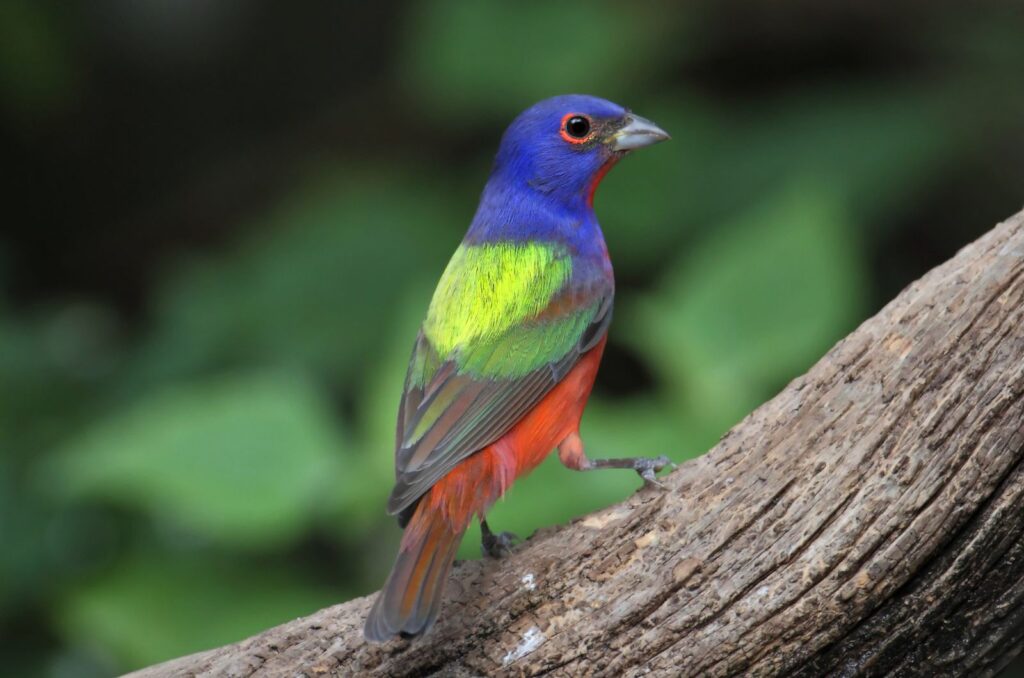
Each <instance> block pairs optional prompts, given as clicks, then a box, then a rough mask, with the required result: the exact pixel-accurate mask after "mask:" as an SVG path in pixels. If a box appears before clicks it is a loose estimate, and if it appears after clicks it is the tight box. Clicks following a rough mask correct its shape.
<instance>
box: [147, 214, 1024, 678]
mask: <svg viewBox="0 0 1024 678" xmlns="http://www.w3.org/2000/svg"><path fill="white" fill-rule="evenodd" d="M1022 459H1024V212H1022V213H1021V214H1018V215H1017V216H1015V217H1013V218H1012V219H1010V220H1008V221H1007V222H1004V223H1003V224H1001V225H999V226H998V227H997V228H995V229H994V230H993V231H992V232H990V233H989V234H987V235H986V236H984V237H983V238H981V239H980V240H978V241H977V242H975V243H974V244H972V245H970V246H968V247H966V248H965V249H964V250H962V251H961V252H960V253H959V254H958V255H957V256H956V257H955V258H954V259H953V260H951V261H949V262H947V263H946V264H944V265H942V266H940V267H939V268H937V269H935V270H933V271H932V272H930V273H929V274H928V275H926V276H925V277H924V278H922V279H921V280H920V281H918V282H916V283H914V284H913V285H911V286H910V287H909V288H907V289H906V290H905V291H904V292H903V293H902V294H900V296H899V297H897V298H896V299H895V300H894V301H893V302H891V303H890V304H889V305H888V306H886V307H885V308H884V309H883V310H882V311H881V312H880V313H879V314H878V315H877V316H875V317H874V318H872V319H871V320H868V321H867V322H865V323H864V324H863V325H862V326H861V327H860V328H858V329H857V330H856V331H855V332H854V333H853V334H851V335H850V336H849V337H847V338H846V339H844V340H843V341H841V342H840V343H839V344H838V345H837V346H836V347H835V348H833V349H832V351H830V352H829V353H828V355H826V356H825V357H824V358H823V359H822V360H821V361H819V362H818V364H817V365H815V366H814V367H813V368H812V369H811V370H810V371H809V372H808V373H807V374H806V375H804V376H802V377H800V378H798V379H796V380H794V381H793V382H792V383H791V384H790V385H789V386H788V387H787V388H786V389H785V390H784V391H783V392H782V393H780V394H779V395H778V396H777V397H776V398H774V399H773V400H772V401H770V402H769V403H767V404H765V405H764V406H762V407H761V408H759V409H758V410H756V411H755V412H754V413H753V414H751V415H750V416H748V417H747V418H746V419H744V420H743V421H742V422H740V423H739V424H738V425H737V426H736V427H735V428H734V429H732V430H731V431H730V432H729V433H728V434H726V435H725V436H724V437H723V439H722V440H721V442H720V443H719V444H718V445H717V446H716V447H715V448H714V449H713V450H711V452H709V453H708V454H707V455H705V456H703V457H701V458H699V459H696V460H693V461H691V462H689V463H687V464H685V465H683V466H682V467H681V468H680V469H679V470H677V471H676V472H674V473H672V474H671V475H670V476H668V477H666V478H665V479H664V482H665V484H666V485H667V487H668V490H667V491H665V492H658V491H654V490H642V491H640V492H638V493H637V494H636V495H634V496H633V497H632V498H631V499H629V500H627V501H626V502H624V503H622V504H619V505H617V506H613V507H610V508H608V509H606V510H603V511H601V512H598V513H595V514H593V515H590V516H587V517H585V518H582V519H579V520H576V521H574V522H573V523H572V524H570V525H568V526H563V527H558V528H551V529H546V530H542V531H541V532H540V533H538V534H537V535H535V536H534V537H533V538H531V539H530V540H529V542H528V543H527V544H526V545H524V546H522V547H520V548H519V549H518V550H517V551H516V552H515V553H514V554H513V555H512V556H510V557H509V558H507V559H505V560H503V561H501V562H495V561H486V562H484V561H474V562H468V563H463V564H461V565H460V566H457V567H456V569H455V571H454V573H453V575H452V579H451V581H450V583H449V587H448V591H447V600H446V603H445V605H444V608H443V610H442V616H441V619H440V621H439V623H438V624H437V626H436V627H435V629H434V630H433V631H432V632H431V633H430V634H429V635H428V636H426V637H425V638H423V639H421V640H419V641H418V642H414V643H409V642H406V641H393V642H391V643H388V644H386V645H383V646H373V645H368V644H367V643H365V642H364V641H363V639H362V636H361V627H362V623H363V619H364V617H365V615H366V612H367V610H368V609H369V606H370V602H371V598H360V599H357V600H353V601H350V602H348V603H344V604H342V605H337V606H334V607H331V608H327V609H325V610H321V611H320V612H317V613H315V614H313V615H310V616H309V617H306V618H303V619H298V620H295V621H293V622H290V623H287V624H284V625H282V626H279V627H276V628H273V629H270V630H268V631H265V632H264V633H261V634H259V635H257V636H254V637H253V638H250V639H248V640H244V641H242V642H240V643H236V644H234V645H229V646H226V647H222V648H218V649H215V650H210V651H208V652H203V653H200V654H196V655H192V656H189V657H184V658H181V659H177V660H174V661H171V662H168V663H166V664H162V665H159V666H155V667H151V668H149V669H144V670H143V671H141V672H139V673H138V674H137V675H139V676H165V675H175V676H177V675H189V676H191V675H237V676H249V675H261V676H264V675H265V676H276V675H285V674H287V675H319V674H336V675H345V676H348V675H386V676H423V675H436V674H439V675H455V676H461V675H466V676H469V675H505V674H507V675H530V676H537V675H570V676H576V675H626V676H632V675H640V674H645V673H652V674H654V675H673V676H674V675H695V676H696V675H700V676H708V675H715V676H717V675H721V676H725V675H737V674H749V675H797V676H818V675H881V674H893V675H928V676H936V675H962V674H972V675H977V674H980V675H986V674H988V675H991V674H992V673H994V672H995V671H997V670H998V669H999V668H1000V667H1001V666H1003V665H1005V664H1006V663H1007V662H1008V661H1009V660H1010V659H1011V658H1012V657H1014V656H1015V655H1016V654H1017V653H1018V652H1019V651H1020V650H1021V646H1022V644H1024V511H1022V510H1021V506H1022V504H1024V501H1022V499H1024V497H1022V495H1024V465H1022V463H1021V462H1022Z"/></svg>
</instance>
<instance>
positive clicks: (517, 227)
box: [465, 174, 608, 258]
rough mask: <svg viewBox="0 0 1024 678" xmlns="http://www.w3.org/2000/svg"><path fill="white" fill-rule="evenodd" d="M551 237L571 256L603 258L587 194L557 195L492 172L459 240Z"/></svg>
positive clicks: (476, 241) (604, 251)
mask: <svg viewBox="0 0 1024 678" xmlns="http://www.w3.org/2000/svg"><path fill="white" fill-rule="evenodd" d="M499 241H514V242H538V241H540V242H553V243H559V244H562V245H565V246H566V247H567V248H568V249H569V250H570V251H571V252H572V253H573V254H574V255H577V256H582V257H588V258H589V257H591V256H595V257H601V258H607V256H608V250H607V248H606V247H605V243H604V235H603V234H602V233H601V227H600V226H599V225H598V223H597V217H596V216H595V214H594V207H593V203H592V193H590V192H588V191H582V192H579V193H578V194H576V195H570V196H565V195H560V194H558V193H557V192H551V191H544V190H540V189H538V188H537V187H536V186H534V185H533V184H531V183H530V182H529V181H524V180H520V179H516V178H509V177H506V176H502V175H501V174H495V175H493V176H492V177H491V179H490V180H489V181H488V182H487V186H486V187H485V188H484V192H483V195H482V196H481V198H480V206H479V207H478V208H477V212H476V215H475V216H474V217H473V222H472V224H471V225H470V227H469V232H468V233H467V234H466V238H465V242H467V243H469V244H482V243H488V242H499Z"/></svg>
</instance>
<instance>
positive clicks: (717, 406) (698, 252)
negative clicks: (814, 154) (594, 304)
mask: <svg viewBox="0 0 1024 678" xmlns="http://www.w3.org/2000/svg"><path fill="white" fill-rule="evenodd" d="M851 236H852V224H851V223H850V221H849V218H848V216H847V214H846V211H845V209H844V207H843V203H842V201H841V200H839V199H838V198H837V197H836V196H835V193H834V192H833V191H830V190H828V188H827V187H826V185H824V184H822V183H820V182H813V181H812V182H803V183H800V184H796V185H794V186H793V187H792V189H791V190H789V191H787V192H785V193H783V194H781V195H779V196H778V197H776V198H774V199H772V200H770V201H768V202H766V203H764V204H763V205H761V206H759V207H758V208H757V209H754V210H752V211H750V212H749V213H748V214H746V215H745V216H743V217H742V218H741V219H740V220H739V221H738V222H736V223H734V224H731V225H727V226H723V227H722V228H721V229H720V230H719V231H717V232H716V233H714V234H712V235H711V236H710V237H708V239H707V240H706V241H704V242H703V243H701V244H700V245H699V246H698V247H696V248H694V249H693V250H691V251H690V252H688V253H687V256H686V257H685V259H684V260H683V262H681V264H680V265H679V266H678V267H677V269H676V272H675V273H674V274H672V275H670V276H669V277H668V278H667V279H666V280H665V282H664V283H663V285H662V286H661V288H660V290H659V291H658V292H657V293H656V294H655V295H654V296H652V297H650V298H648V299H645V300H643V301H641V302H640V303H638V304H637V306H636V307H634V308H633V309H631V310H632V313H630V312H628V311H627V313H625V314H624V315H625V320H624V321H623V320H620V322H619V323H618V326H619V327H624V328H625V330H626V332H628V336H629V338H630V339H631V341H633V342H634V343H635V344H636V345H638V346H640V347H641V348H642V350H644V351H645V352H646V354H647V355H649V356H651V358H652V359H653V361H654V362H655V364H656V366H657V369H658V374H659V375H661V377H662V378H663V379H664V381H665V382H666V383H667V385H668V386H669V387H670V388H671V389H672V390H673V391H674V392H675V393H676V394H677V395H680V396H682V400H683V402H684V403H685V406H686V407H688V408H689V409H690V410H691V411H693V412H694V413H696V414H697V420H698V421H701V422H702V423H703V425H705V426H706V427H707V428H706V433H705V437H706V436H709V435H711V436H713V435H719V434H721V433H722V432H723V431H724V430H725V428H726V427H727V426H729V425H731V424H732V423H734V422H735V421H736V420H737V419H738V418H740V417H741V416H743V415H744V414H746V413H747V412H749V411H750V410H751V409H752V408H753V407H754V406H756V405H758V404H760V402H761V401H762V400H763V399H764V398H765V397H767V396H768V395H770V394H771V393H772V392H773V390H774V389H777V388H779V387H780V386H781V385H782V384H783V383H785V381H787V380H789V379H791V378H793V377H795V376H796V375H797V374H799V373H800V372H801V371H802V370H804V369H806V368H807V367H809V365H810V364H811V362H812V361H813V360H814V359H815V358H816V357H818V356H820V355H821V354H823V353H824V351H825V350H826V349H828V348H829V346H830V345H831V344H832V343H833V342H835V341H837V340H838V339H840V338H841V337H842V336H843V334H844V333H845V332H846V331H848V330H849V329H851V325H852V324H853V322H855V320H856V319H857V318H859V317H860V314H861V311H862V309H863V306H864V303H863V302H864V299H863V295H864V285H863V275H864V266H863V262H862V259H861V256H860V254H859V250H858V246H857V243H856V241H855V240H854V239H853V238H852V237H851Z"/></svg>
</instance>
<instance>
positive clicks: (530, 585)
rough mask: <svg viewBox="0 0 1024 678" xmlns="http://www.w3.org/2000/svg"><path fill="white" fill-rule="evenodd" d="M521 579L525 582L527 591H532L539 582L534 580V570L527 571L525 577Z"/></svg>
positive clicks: (524, 586)
mask: <svg viewBox="0 0 1024 678" xmlns="http://www.w3.org/2000/svg"><path fill="white" fill-rule="evenodd" d="M520 581H521V582H523V588H525V589H526V590H527V591H532V590H534V589H535V588H537V584H536V583H534V580H533V572H527V573H526V574H524V575H523V578H522V579H521V580H520Z"/></svg>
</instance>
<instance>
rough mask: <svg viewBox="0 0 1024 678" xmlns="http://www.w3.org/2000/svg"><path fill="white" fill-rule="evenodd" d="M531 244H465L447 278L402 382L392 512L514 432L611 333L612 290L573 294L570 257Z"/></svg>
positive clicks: (391, 499)
mask: <svg viewBox="0 0 1024 678" xmlns="http://www.w3.org/2000/svg"><path fill="white" fill-rule="evenodd" d="M489 247H494V246H489ZM526 247H528V246H519V249H520V250H521V251H518V252H516V251H512V252H511V254H510V253H509V251H505V252H504V253H499V254H500V256H498V257H493V256H489V255H488V254H486V253H481V252H472V251H470V252H466V251H464V249H465V246H464V247H463V248H460V250H459V251H457V252H456V255H455V257H453V259H452V263H450V264H449V266H448V269H447V270H446V271H445V275H444V276H443V277H442V279H441V282H440V284H439V285H438V292H436V293H435V296H434V301H433V302H432V303H431V311H430V313H428V317H427V321H426V322H425V323H424V327H423V330H421V332H420V334H419V336H418V337H417V339H416V344H415V346H414V348H413V354H412V359H411V361H410V364H409V370H408V373H407V375H406V384H405V392H404V394H403V397H402V404H401V407H400V409H399V413H398V427H397V440H396V452H395V476H396V482H395V487H394V490H393V491H392V493H391V498H390V499H389V500H388V512H389V513H392V514H395V513H400V512H401V511H403V510H404V509H406V508H408V507H410V506H412V505H413V504H415V502H416V500H417V499H418V498H419V497H420V496H421V495H422V494H423V493H425V492H426V491H427V490H428V489H430V487H431V486H432V485H433V484H434V483H436V482H437V481H438V480H439V479H440V478H441V477H443V476H444V475H445V474H447V473H448V472H449V471H451V470H452V468H454V467H455V465H456V464H458V463H459V462H460V461H462V460H463V459H465V458H466V457H468V456H469V455H471V454H473V453H474V452H476V451H478V450H480V449H482V448H484V447H486V446H487V445H489V444H491V443H493V442H494V441H496V440H498V439H499V438H500V437H501V436H502V435H504V434H505V433H506V432H508V430H509V429H510V428H512V426H514V425H515V424H516V422H518V421H519V420H520V419H521V418H522V417H523V416H524V415H525V414H526V413H527V412H529V411H530V410H531V409H532V408H533V407H534V406H535V405H536V404H537V403H538V402H540V400H541V399H542V398H543V397H544V396H545V395H546V394H547V392H548V391H550V390H551V388H552V387H554V386H555V385H556V384H557V383H558V382H559V381H561V380H562V379H563V378H564V377H565V375H566V374H568V373H569V371H570V370H571V369H572V367H573V366H574V365H575V364H576V362H577V361H578V360H579V358H580V356H581V355H583V354H584V353H586V352H587V351H588V350H590V349H591V348H593V347H594V346H595V345H596V344H597V343H598V342H599V341H600V340H601V337H603V336H604V334H605V333H606V332H607V329H608V324H609V323H610V322H611V310H612V286H611V284H610V283H608V284H607V285H603V286H598V287H597V288H596V289H594V290H593V292H589V293H579V292H578V291H577V292H573V291H572V289H571V286H569V285H567V284H566V283H567V280H568V278H569V276H570V275H571V262H570V263H569V264H568V266H569V267H570V270H569V271H566V270H565V266H566V261H568V258H567V257H559V256H558V254H557V252H555V253H553V254H552V256H541V257H540V258H539V259H538V258H537V257H535V256H534V255H535V254H536V252H533V253H527V254H525V255H524V253H523V252H524V251H525V250H524V248H526ZM491 254H493V253H491ZM531 258H533V259H534V260H533V261H532V262H531V261H526V259H531ZM481 259H484V260H483V261H481ZM481 272H483V273H481ZM481 297H482V299H481ZM516 315H519V316H522V317H519V318H516ZM510 319H511V321H510Z"/></svg>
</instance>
